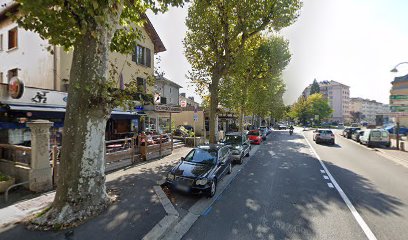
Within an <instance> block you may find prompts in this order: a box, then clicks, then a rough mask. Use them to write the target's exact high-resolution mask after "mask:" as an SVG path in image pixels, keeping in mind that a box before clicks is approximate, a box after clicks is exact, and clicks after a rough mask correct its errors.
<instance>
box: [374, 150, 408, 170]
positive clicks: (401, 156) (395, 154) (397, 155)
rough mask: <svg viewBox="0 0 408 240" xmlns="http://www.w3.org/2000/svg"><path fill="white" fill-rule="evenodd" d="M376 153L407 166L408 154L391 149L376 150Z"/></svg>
mask: <svg viewBox="0 0 408 240" xmlns="http://www.w3.org/2000/svg"><path fill="white" fill-rule="evenodd" d="M376 150H377V151H379V152H381V153H382V154H384V155H385V156H387V157H389V158H392V159H395V160H398V161H399V162H400V163H403V164H404V165H406V166H408V152H405V151H400V150H396V149H392V148H376Z"/></svg>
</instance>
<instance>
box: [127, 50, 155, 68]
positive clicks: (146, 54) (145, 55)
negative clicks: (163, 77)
mask: <svg viewBox="0 0 408 240" xmlns="http://www.w3.org/2000/svg"><path fill="white" fill-rule="evenodd" d="M151 55H152V53H151V50H150V49H149V48H145V47H142V46H140V45H137V46H136V48H135V53H134V54H133V55H132V61H133V62H135V63H137V64H140V65H144V66H146V67H151V66H152V56H151Z"/></svg>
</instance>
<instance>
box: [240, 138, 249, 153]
mask: <svg viewBox="0 0 408 240" xmlns="http://www.w3.org/2000/svg"><path fill="white" fill-rule="evenodd" d="M242 150H243V152H244V156H245V154H247V153H248V152H249V141H248V139H246V137H245V136H244V135H242Z"/></svg>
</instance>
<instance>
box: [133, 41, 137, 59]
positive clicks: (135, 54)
mask: <svg viewBox="0 0 408 240" xmlns="http://www.w3.org/2000/svg"><path fill="white" fill-rule="evenodd" d="M136 59H137V45H136V46H135V51H134V52H133V54H132V61H133V62H136Z"/></svg>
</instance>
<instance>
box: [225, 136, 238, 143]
mask: <svg viewBox="0 0 408 240" xmlns="http://www.w3.org/2000/svg"><path fill="white" fill-rule="evenodd" d="M224 142H225V143H227V144H241V143H242V137H241V136H239V135H227V136H225V139H224Z"/></svg>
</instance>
